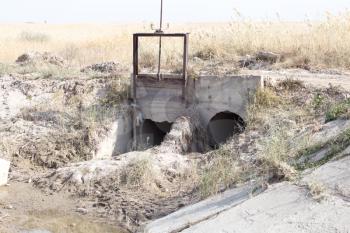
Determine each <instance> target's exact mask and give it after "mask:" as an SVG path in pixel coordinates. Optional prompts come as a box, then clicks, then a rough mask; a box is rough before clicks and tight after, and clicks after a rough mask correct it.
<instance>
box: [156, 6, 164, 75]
mask: <svg viewBox="0 0 350 233" xmlns="http://www.w3.org/2000/svg"><path fill="white" fill-rule="evenodd" d="M162 29H163V0H161V1H160V21H159V30H158V32H159V33H163V30H162ZM158 49H159V50H158V71H157V77H158V80H160V79H161V77H160V76H161V75H160V67H161V59H162V37H159V48H158Z"/></svg>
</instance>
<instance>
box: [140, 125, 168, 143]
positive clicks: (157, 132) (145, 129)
mask: <svg viewBox="0 0 350 233" xmlns="http://www.w3.org/2000/svg"><path fill="white" fill-rule="evenodd" d="M171 126H172V123H170V122H166V121H164V122H155V121H152V120H150V119H146V120H144V122H143V123H142V127H141V138H142V144H143V145H144V146H145V147H146V148H150V147H153V146H159V145H160V144H161V143H162V142H163V140H164V137H165V135H166V134H167V133H169V132H170V129H171Z"/></svg>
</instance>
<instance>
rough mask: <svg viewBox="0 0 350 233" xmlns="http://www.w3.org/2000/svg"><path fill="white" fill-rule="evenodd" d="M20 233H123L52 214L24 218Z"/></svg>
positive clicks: (97, 224) (78, 219)
mask: <svg viewBox="0 0 350 233" xmlns="http://www.w3.org/2000/svg"><path fill="white" fill-rule="evenodd" d="M19 228H20V229H21V231H20V233H125V231H123V230H121V229H120V228H118V227H115V226H111V225H109V224H105V223H97V222H93V221H91V219H89V218H84V217H81V216H78V215H77V216H75V215H57V214H52V213H47V214H38V215H30V216H26V218H25V221H24V222H22V224H21V226H19Z"/></svg>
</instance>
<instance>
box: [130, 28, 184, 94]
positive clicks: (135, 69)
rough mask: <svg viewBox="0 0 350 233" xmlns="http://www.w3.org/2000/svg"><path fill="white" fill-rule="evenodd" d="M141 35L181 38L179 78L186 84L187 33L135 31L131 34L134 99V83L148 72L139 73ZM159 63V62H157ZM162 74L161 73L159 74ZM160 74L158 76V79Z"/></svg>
mask: <svg viewBox="0 0 350 233" xmlns="http://www.w3.org/2000/svg"><path fill="white" fill-rule="evenodd" d="M142 37H158V38H160V39H161V38H163V37H178V38H183V65H182V75H181V79H182V80H183V84H184V86H186V82H187V75H188V72H187V67H188V42H189V33H163V32H155V33H135V34H134V36H133V80H132V81H133V96H134V100H135V98H136V85H137V79H138V78H142V75H145V76H149V75H150V74H140V73H139V41H140V40H139V39H140V38H142ZM158 65H159V64H158ZM161 76H162V75H161ZM161 76H160V77H158V78H159V80H160V79H161Z"/></svg>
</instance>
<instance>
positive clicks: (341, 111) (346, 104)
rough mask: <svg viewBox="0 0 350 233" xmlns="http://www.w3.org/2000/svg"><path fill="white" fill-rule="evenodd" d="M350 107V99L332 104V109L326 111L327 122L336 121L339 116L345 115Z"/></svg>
mask: <svg viewBox="0 0 350 233" xmlns="http://www.w3.org/2000/svg"><path fill="white" fill-rule="evenodd" d="M349 108H350V99H347V100H345V101H342V102H340V103H336V104H335V105H333V106H331V107H330V109H329V110H328V111H327V112H326V122H330V121H334V120H336V119H338V118H339V117H342V116H345V115H346V114H347V113H348V112H349Z"/></svg>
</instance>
